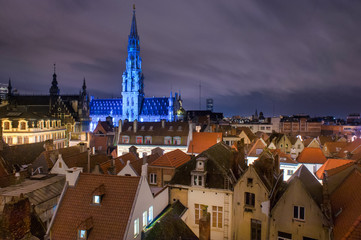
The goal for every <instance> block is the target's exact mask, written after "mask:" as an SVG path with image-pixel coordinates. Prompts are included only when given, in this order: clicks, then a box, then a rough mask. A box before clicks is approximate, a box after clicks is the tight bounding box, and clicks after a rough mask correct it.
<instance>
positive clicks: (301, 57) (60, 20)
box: [0, 1, 361, 117]
mask: <svg viewBox="0 0 361 240" xmlns="http://www.w3.org/2000/svg"><path fill="white" fill-rule="evenodd" d="M132 4H133V2H131V1H120V2H119V1H110V2H107V3H98V2H96V1H87V2H86V3H84V2H81V1H62V2H47V1H38V2H37V3H36V4H34V3H24V2H20V1H12V2H6V1H3V2H2V3H1V5H2V6H3V7H2V9H1V10H0V16H1V17H0V19H1V21H0V29H1V32H2V33H3V34H1V36H0V52H1V54H0V64H1V66H2V67H1V68H0V82H2V83H7V81H8V79H9V78H11V79H12V85H13V87H14V88H16V89H18V90H19V92H20V93H21V94H33V93H34V94H47V93H48V90H49V87H50V86H51V75H52V71H53V69H52V65H53V63H56V64H57V75H58V82H59V88H60V91H61V93H63V94H65V93H77V91H78V89H79V88H80V87H81V85H82V80H83V78H84V77H85V79H86V81H87V87H88V92H89V93H90V95H92V96H94V97H95V98H97V97H99V98H104V97H120V96H121V94H120V93H121V82H122V80H121V78H122V72H123V71H124V69H125V59H126V55H127V37H128V31H129V19H130V16H131V11H130V9H131V8H132ZM136 6H137V18H138V30H139V31H140V32H141V36H140V38H141V39H140V41H141V44H142V58H143V66H142V67H143V72H144V75H145V79H144V86H145V93H146V97H152V96H153V95H154V96H168V94H169V92H170V91H171V90H173V91H179V90H180V91H181V93H182V98H183V100H184V108H185V109H186V110H191V109H198V108H199V107H198V106H199V83H201V85H202V92H201V97H202V109H205V104H206V98H213V99H214V109H215V111H219V112H224V113H225V115H226V116H231V115H249V114H252V113H253V112H254V111H255V110H256V109H258V111H263V112H264V113H265V115H268V116H270V115H273V114H275V115H280V114H296V113H308V114H311V115H314V116H315V115H335V116H337V117H345V116H346V115H347V114H348V113H351V112H360V108H359V106H358V105H357V104H355V103H358V102H360V101H361V96H360V94H359V91H360V89H361V82H360V77H361V71H360V70H359V69H360V68H359V65H360V63H361V56H360V54H359V53H360V41H361V40H360V37H359V32H358V22H359V21H360V20H361V19H360V18H361V17H360V16H359V14H358V12H359V10H360V8H361V5H360V4H359V3H357V2H352V3H351V2H340V1H335V2H332V3H321V2H318V3H315V2H312V1H302V2H301V1H299V2H293V3H284V2H281V1H275V2H273V3H272V4H271V3H267V2H266V1H245V2H241V3H238V2H235V1H232V2H228V3H226V4H224V3H223V4H222V3H218V2H217V1H207V2H205V1H201V2H197V3H193V2H192V3H191V2H187V1H184V2H172V3H168V2H162V1H152V2H151V3H150V2H147V1H137V2H136ZM15 12H16V14H14V13H15Z"/></svg>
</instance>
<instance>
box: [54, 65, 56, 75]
mask: <svg viewBox="0 0 361 240" xmlns="http://www.w3.org/2000/svg"><path fill="white" fill-rule="evenodd" d="M55 73H56V63H54V74H55Z"/></svg>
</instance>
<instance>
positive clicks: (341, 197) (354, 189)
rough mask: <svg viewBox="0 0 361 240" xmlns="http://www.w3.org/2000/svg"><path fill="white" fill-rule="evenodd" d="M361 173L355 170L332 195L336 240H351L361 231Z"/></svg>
mask: <svg viewBox="0 0 361 240" xmlns="http://www.w3.org/2000/svg"><path fill="white" fill-rule="evenodd" d="M360 182H361V173H360V172H359V171H358V170H357V169H355V170H353V171H352V172H351V173H350V174H349V176H348V177H347V178H346V179H345V180H344V181H343V183H341V185H340V186H339V187H338V188H337V189H336V190H335V191H334V192H333V193H332V194H331V206H332V213H334V214H336V215H337V216H335V217H334V239H349V238H348V237H349V236H350V235H352V234H353V232H354V231H355V230H358V231H360V229H361V224H360V220H361V204H360V203H361V185H360ZM354 239H356V238H354Z"/></svg>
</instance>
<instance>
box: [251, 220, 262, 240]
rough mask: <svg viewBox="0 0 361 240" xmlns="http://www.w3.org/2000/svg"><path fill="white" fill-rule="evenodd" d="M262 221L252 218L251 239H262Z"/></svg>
mask: <svg viewBox="0 0 361 240" xmlns="http://www.w3.org/2000/svg"><path fill="white" fill-rule="evenodd" d="M261 228H262V222H261V221H258V220H256V219H252V220H251V240H261Z"/></svg>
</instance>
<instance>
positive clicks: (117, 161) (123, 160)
mask: <svg viewBox="0 0 361 240" xmlns="http://www.w3.org/2000/svg"><path fill="white" fill-rule="evenodd" d="M137 159H138V157H137V156H136V155H135V154H133V153H126V154H124V155H122V156H119V157H116V158H113V159H110V160H108V161H106V162H103V163H101V164H100V168H101V169H102V171H103V173H105V174H108V173H109V172H108V170H109V168H110V167H111V166H112V164H113V162H114V165H115V174H117V173H118V172H120V171H121V170H122V169H123V168H124V167H125V165H126V164H127V161H130V162H134V161H136V160H137Z"/></svg>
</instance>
